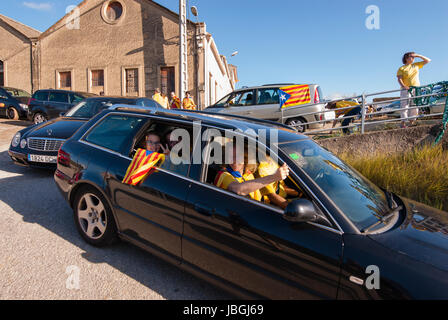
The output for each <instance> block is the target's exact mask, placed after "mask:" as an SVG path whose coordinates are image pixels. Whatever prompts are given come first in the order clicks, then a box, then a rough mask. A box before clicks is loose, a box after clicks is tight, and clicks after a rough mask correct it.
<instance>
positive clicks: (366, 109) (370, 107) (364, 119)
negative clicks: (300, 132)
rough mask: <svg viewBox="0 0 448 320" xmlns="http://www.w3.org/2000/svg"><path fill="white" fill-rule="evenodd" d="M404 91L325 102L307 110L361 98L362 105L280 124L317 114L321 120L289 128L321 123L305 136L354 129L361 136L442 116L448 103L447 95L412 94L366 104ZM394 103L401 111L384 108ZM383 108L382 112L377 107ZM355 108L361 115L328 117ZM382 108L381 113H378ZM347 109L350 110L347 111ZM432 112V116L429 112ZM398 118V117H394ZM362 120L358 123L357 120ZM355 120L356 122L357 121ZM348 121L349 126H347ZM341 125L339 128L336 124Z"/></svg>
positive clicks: (332, 110)
mask: <svg viewBox="0 0 448 320" xmlns="http://www.w3.org/2000/svg"><path fill="white" fill-rule="evenodd" d="M401 91H402V90H400V89H399V90H390V91H383V92H377V93H371V94H362V95H358V96H353V97H348V98H341V99H336V100H330V101H324V102H320V103H314V104H307V105H306V106H304V107H307V108H308V107H312V106H315V105H322V104H325V105H326V106H328V105H329V104H332V103H336V102H339V101H353V100H354V99H360V100H361V102H357V104H356V105H352V106H347V107H343V108H336V109H328V108H325V109H324V110H321V111H315V112H308V113H300V114H295V115H289V116H287V117H285V116H283V114H282V119H281V122H282V123H285V122H286V121H287V120H288V119H291V118H297V117H298V116H300V117H304V116H312V115H315V116H316V115H317V116H318V117H317V118H320V119H321V120H317V121H309V122H306V123H305V124H298V125H295V126H293V125H290V126H291V127H300V126H303V125H305V126H306V127H309V126H310V125H318V124H321V125H322V126H321V127H322V128H319V129H313V130H310V129H308V130H306V131H305V132H304V133H305V134H307V135H315V134H322V133H332V132H334V131H339V130H343V131H344V133H349V132H350V131H353V130H359V131H360V133H361V134H363V133H365V131H366V127H367V126H372V125H378V124H382V123H384V124H387V123H393V122H401V121H412V120H416V119H427V118H432V117H441V116H443V107H444V106H445V104H446V99H447V95H448V92H445V91H443V92H436V93H431V94H424V95H412V96H411V97H410V98H396V99H390V100H384V101H372V102H367V99H368V98H372V97H375V96H376V97H378V96H383V95H386V94H391V93H398V94H400V93H401ZM431 97H434V98H437V99H436V101H435V102H433V103H429V104H424V105H416V104H415V103H414V102H415V101H416V99H418V98H431ZM406 100H409V106H408V107H407V108H402V107H401V101H406ZM394 102H396V103H398V102H400V108H393V109H386V110H383V109H384V108H385V107H388V106H389V105H391V104H393V103H394ZM379 105H381V109H380V108H379V107H378V106H379ZM438 106H441V107H442V112H436V113H433V110H434V108H435V107H438ZM355 108H360V110H359V112H357V113H356V114H352V115H346V114H344V115H343V116H339V117H338V118H336V116H334V118H333V117H326V116H325V115H326V114H329V113H330V114H333V115H336V112H338V113H339V112H342V113H348V112H349V111H350V110H353V109H355ZM378 109H380V110H378ZM412 109H417V110H419V112H418V115H417V116H409V117H407V118H404V119H402V118H401V115H400V113H401V111H404V110H408V111H409V110H412ZM344 110H349V111H346V112H344ZM420 110H423V112H420ZM428 110H429V113H428ZM394 115H395V116H394ZM384 116H387V119H382V117H384ZM358 120H359V121H358ZM344 121H345V125H342V123H343V122H344ZM355 121H356V122H355ZM347 122H348V123H347ZM328 123H332V127H328V126H327V124H328ZM338 123H339V124H340V125H339V126H338V125H337V124H338Z"/></svg>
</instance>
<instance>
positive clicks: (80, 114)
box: [9, 97, 157, 168]
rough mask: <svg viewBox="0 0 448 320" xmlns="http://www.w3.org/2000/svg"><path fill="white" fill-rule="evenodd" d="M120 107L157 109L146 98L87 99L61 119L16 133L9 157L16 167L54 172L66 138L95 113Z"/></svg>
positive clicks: (154, 104)
mask: <svg viewBox="0 0 448 320" xmlns="http://www.w3.org/2000/svg"><path fill="white" fill-rule="evenodd" d="M121 103H126V104H129V105H138V106H143V107H149V108H157V103H156V102H155V101H153V100H151V99H147V98H124V97H92V98H87V99H85V100H83V101H82V102H80V103H79V104H77V105H76V106H74V107H73V108H72V109H70V110H69V111H68V112H67V113H66V114H65V115H64V116H62V117H59V118H56V119H53V120H50V121H47V122H44V123H39V124H35V125H33V126H30V127H28V128H25V129H22V130H20V131H19V132H17V133H16V134H15V136H14V138H13V140H12V142H11V146H10V148H9V155H10V157H11V159H12V160H13V161H14V163H16V164H18V165H25V166H33V167H39V168H55V167H56V159H57V155H58V150H59V148H60V147H61V145H62V144H63V143H64V141H65V140H66V139H67V138H69V137H70V136H72V135H73V133H75V132H76V130H78V129H79V127H81V126H82V125H83V124H84V123H85V122H87V120H89V119H90V118H91V117H93V116H94V115H95V114H97V113H98V112H100V111H102V110H103V109H106V108H109V107H111V106H112V105H113V104H121Z"/></svg>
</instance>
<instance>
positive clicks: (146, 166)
mask: <svg viewBox="0 0 448 320" xmlns="http://www.w3.org/2000/svg"><path fill="white" fill-rule="evenodd" d="M164 161H165V155H164V154H162V153H157V152H151V151H147V150H145V149H138V150H137V152H136V153H135V156H134V159H132V162H131V164H130V165H129V167H128V170H127V171H126V175H125V176H124V179H123V181H122V182H123V183H125V184H130V185H133V186H137V185H139V184H141V183H142V182H143V181H144V180H145V179H146V178H147V177H148V176H149V175H150V174H151V173H152V172H153V171H154V170H155V168H156V167H159V166H161V165H162V164H163V162H164Z"/></svg>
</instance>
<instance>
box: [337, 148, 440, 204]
mask: <svg viewBox="0 0 448 320" xmlns="http://www.w3.org/2000/svg"><path fill="white" fill-rule="evenodd" d="M340 158H341V159H343V160H344V161H346V162H347V163H349V164H350V165H351V166H353V167H354V168H355V169H356V170H358V171H359V172H361V173H362V174H363V175H364V176H365V177H367V178H368V179H369V180H371V181H372V182H374V183H375V184H377V185H378V186H381V187H383V188H386V189H388V190H389V191H392V192H394V193H396V194H399V195H402V196H404V197H407V198H410V199H413V200H416V201H419V202H422V203H425V204H428V205H430V206H432V207H435V208H438V209H442V210H444V211H448V151H443V149H442V147H441V146H436V147H431V146H427V147H424V148H421V149H418V150H413V151H409V152H406V153H400V154H396V155H381V154H378V155H376V156H373V157H369V158H354V157H353V156H351V155H347V154H345V155H342V156H341V157H340Z"/></svg>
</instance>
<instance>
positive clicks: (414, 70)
mask: <svg viewBox="0 0 448 320" xmlns="http://www.w3.org/2000/svg"><path fill="white" fill-rule="evenodd" d="M415 58H420V59H422V60H423V61H419V62H414V61H415ZM402 60H403V64H404V65H403V66H401V67H400V68H399V69H398V71H397V78H398V83H399V84H400V88H401V93H400V99H405V100H401V108H402V109H404V110H401V119H402V121H401V127H402V128H405V127H406V119H408V117H416V116H418V109H417V108H409V107H410V104H411V99H410V98H411V94H410V93H409V88H410V87H419V86H420V79H419V74H420V69H421V68H423V66H424V65H426V64H427V63H429V62H431V59H429V58H427V57H424V56H422V55H420V54H416V53H415V52H407V53H405V54H404V56H403V59H402ZM415 121H417V119H416V118H413V119H412V120H411V125H412V124H414V123H415Z"/></svg>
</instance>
